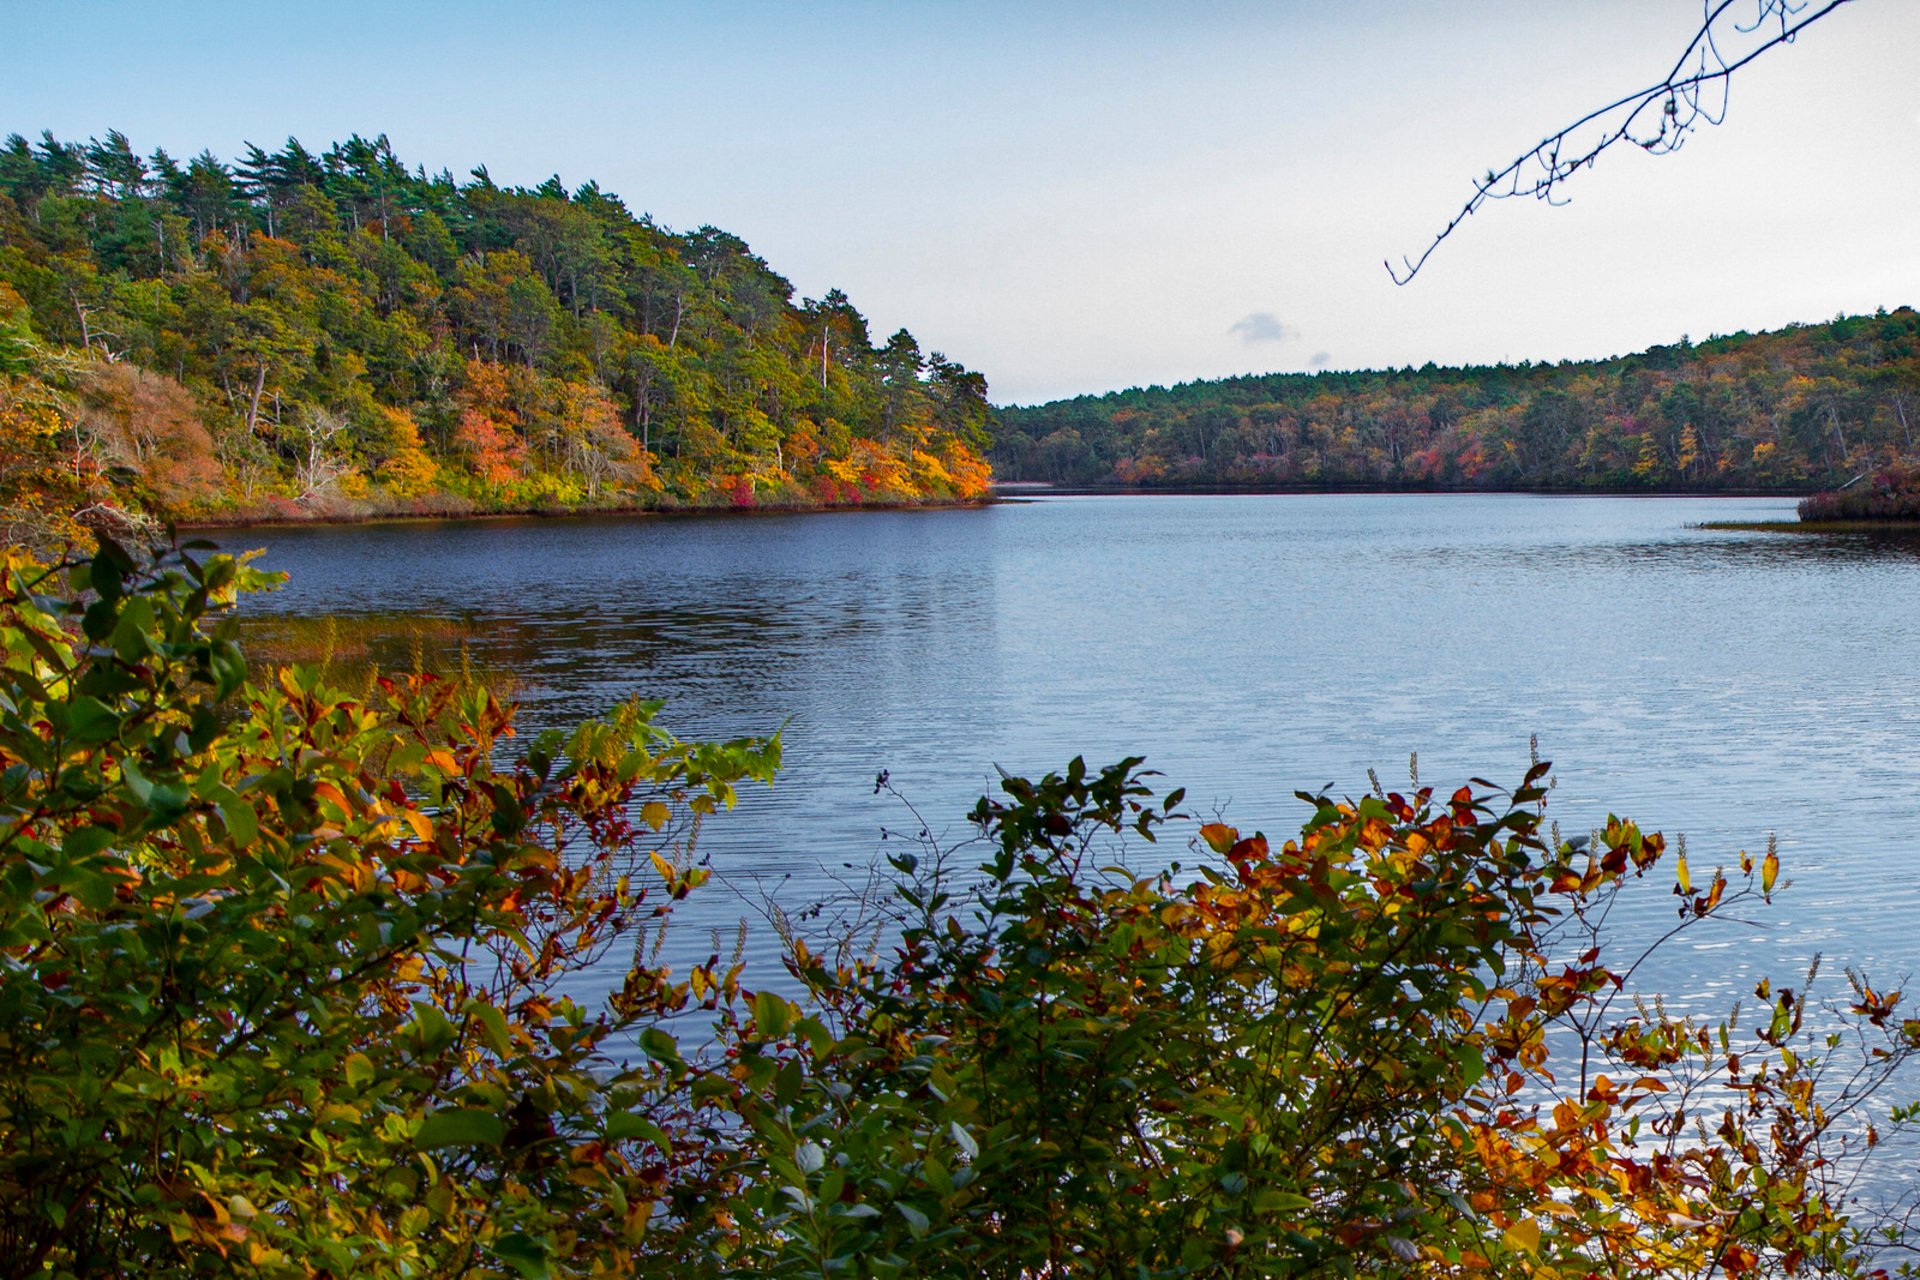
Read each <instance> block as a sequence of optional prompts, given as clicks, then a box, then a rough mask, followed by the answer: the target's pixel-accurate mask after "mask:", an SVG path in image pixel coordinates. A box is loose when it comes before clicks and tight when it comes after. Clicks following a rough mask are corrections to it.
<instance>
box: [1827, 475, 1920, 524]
mask: <svg viewBox="0 0 1920 1280" xmlns="http://www.w3.org/2000/svg"><path fill="white" fill-rule="evenodd" d="M1799 514H1800V518H1801V519H1802V520H1807V521H1820V520H1883V521H1888V522H1894V523H1904V522H1910V521H1915V520H1920V476H1916V475H1914V474H1913V473H1912V472H1910V471H1909V470H1907V468H1905V467H1899V466H1895V467H1889V468H1887V469H1886V470H1884V471H1877V472H1875V473H1874V474H1873V476H1872V477H1870V478H1869V479H1868V481H1867V483H1866V484H1864V485H1862V486H1860V487H1859V488H1857V489H1838V490H1835V491H1833V492H1831V493H1816V494H1813V495H1812V496H1810V497H1806V498H1802V499H1801V500H1800V506H1799Z"/></svg>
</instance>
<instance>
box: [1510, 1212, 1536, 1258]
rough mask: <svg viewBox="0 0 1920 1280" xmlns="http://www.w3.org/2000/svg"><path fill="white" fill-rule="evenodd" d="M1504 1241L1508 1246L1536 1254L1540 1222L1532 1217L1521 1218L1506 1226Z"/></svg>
mask: <svg viewBox="0 0 1920 1280" xmlns="http://www.w3.org/2000/svg"><path fill="white" fill-rule="evenodd" d="M1506 1241H1507V1247H1508V1248H1511V1249H1520V1250H1523V1251H1524V1252H1527V1253H1531V1254H1538V1253H1539V1252H1540V1224H1539V1223H1537V1222H1535V1221H1534V1220H1533V1219H1532V1218H1522V1219H1520V1221H1518V1222H1516V1223H1514V1224H1513V1225H1512V1226H1510V1227H1508V1228H1507V1233H1506Z"/></svg>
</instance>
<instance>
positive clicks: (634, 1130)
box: [607, 1111, 672, 1152]
mask: <svg viewBox="0 0 1920 1280" xmlns="http://www.w3.org/2000/svg"><path fill="white" fill-rule="evenodd" d="M626 1138H638V1139H640V1140H641V1141H642V1142H651V1143H652V1144H653V1145H654V1146H656V1147H658V1148H659V1149H660V1150H661V1151H663V1152H665V1151H669V1150H671V1149H672V1148H671V1144H670V1143H669V1141H668V1139H667V1135H666V1131H665V1130H663V1129H661V1127H660V1126H659V1125H657V1124H655V1123H654V1122H653V1121H651V1120H649V1119H647V1118H646V1117H645V1116H637V1115H635V1114H634V1113H633V1112H631V1111H616V1112H614V1113H613V1114H612V1115H610V1116H608V1117H607V1141H609V1142H619V1141H622V1140H623V1139H626Z"/></svg>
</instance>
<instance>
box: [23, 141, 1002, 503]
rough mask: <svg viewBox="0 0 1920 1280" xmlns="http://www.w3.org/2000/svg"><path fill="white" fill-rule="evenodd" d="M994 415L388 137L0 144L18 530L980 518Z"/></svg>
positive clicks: (730, 246)
mask: <svg viewBox="0 0 1920 1280" xmlns="http://www.w3.org/2000/svg"><path fill="white" fill-rule="evenodd" d="M989 419H990V410H989V408H988V404H987V386H986V381H985V379H984V378H982V377H981V376H980V375H979V374H977V373H974V372H971V371H969V370H967V369H966V368H964V367H962V366H961V365H959V364H957V363H955V362H953V361H950V360H948V359H947V358H946V357H944V356H943V355H941V354H939V353H938V352H932V353H927V352H923V351H922V350H921V348H920V345H919V343H918V342H917V341H916V340H915V339H914V337H913V335H912V334H910V333H908V332H907V331H905V330H901V331H900V332H898V333H895V334H894V335H893V336H892V337H890V338H887V339H885V340H883V341H876V340H875V339H874V337H873V336H872V335H871V334H870V333H869V331H868V328H867V322H866V320H865V319H864V318H863V317H862V316H861V314H860V313H859V312H858V311H857V310H855V309H854V307H853V305H852V304H851V303H850V302H849V301H848V300H847V298H846V297H845V296H844V295H843V294H841V293H840V292H839V291H837V290H836V291H833V292H829V293H828V294H827V295H826V296H825V297H824V298H820V299H817V300H814V299H807V300H803V301H799V302H796V301H795V300H794V290H793V286H792V285H790V284H789V283H788V282H787V281H786V280H784V279H783V278H781V276H779V275H778V274H777V273H775V272H774V271H773V270H772V269H771V268H770V267H769V266H768V265H767V264H766V263H765V262H764V261H762V260H761V259H760V258H758V257H756V256H755V255H754V254H753V253H752V252H751V251H750V250H749V249H748V247H747V245H746V244H744V243H743V242H742V241H741V240H739V239H738V238H736V237H734V236H732V235H729V234H727V233H726V232H724V231H719V230H716V229H714V228H712V227H701V228H699V229H697V230H694V231H688V232H675V231H672V230H670V229H668V228H666V227H663V226H660V225H658V224H657V223H655V222H654V221H653V220H652V219H651V218H650V217H648V216H645V215H640V216H636V215H635V214H633V213H632V212H631V211H630V210H629V209H628V207H627V206H626V205H625V204H624V203H623V202H622V201H621V200H620V198H619V197H617V196H615V195H613V194H612V193H610V192H606V191H602V190H601V189H600V188H599V187H598V186H597V185H596V184H594V183H592V182H588V183H586V184H585V185H583V186H579V187H576V188H574V189H572V190H569V189H568V188H567V186H566V185H565V184H563V183H562V182H561V180H560V179H559V178H558V177H553V178H550V179H548V180H547V181H546V182H544V183H542V184H540V185H539V186H538V187H535V188H532V189H527V188H523V187H503V186H501V185H499V184H497V183H496V182H495V181H494V180H493V179H492V178H491V177H490V176H489V175H488V173H487V171H486V169H485V168H480V169H476V170H474V172H473V174H472V176H471V177H470V178H469V179H468V180H467V181H465V182H464V183H462V182H457V181H456V180H455V179H454V178H453V177H452V175H451V174H449V173H446V172H442V173H439V174H434V175H430V174H428V173H426V172H425V171H424V170H422V169H419V168H415V169H411V170H409V169H408V168H407V167H406V166H405V165H404V164H403V163H402V162H401V161H400V159H399V158H398V157H397V156H396V155H395V154H394V152H393V150H392V148H391V146H390V145H389V144H388V142H387V139H386V138H385V137H384V136H382V137H379V138H375V139H373V140H371V141H369V140H368V139H365V138H361V137H358V136H356V137H351V138H349V139H347V140H346V141H345V142H342V143H337V144H335V145H333V146H330V147H328V148H327V149H325V150H324V151H318V152H315V151H309V150H308V149H307V148H306V147H304V146H302V145H301V144H300V143H299V142H298V141H295V140H292V139H289V140H288V142H287V143H286V145H285V146H284V147H283V148H282V149H280V150H278V151H271V152H270V151H266V150H263V149H261V148H259V147H253V146H249V147H248V148H247V152H246V155H245V156H244V157H243V158H241V159H240V160H239V161H238V162H237V163H233V164H229V163H226V162H224V161H222V160H221V159H220V158H219V157H217V156H215V155H213V154H212V153H211V152H202V153H201V154H200V155H198V156H195V157H193V158H192V159H190V160H187V161H186V162H185V163H181V162H180V161H178V160H176V159H174V158H173V157H171V156H169V155H168V154H167V153H166V152H165V151H155V152H153V153H152V154H151V155H150V156H143V155H141V154H140V153H138V152H136V151H135V150H134V148H133V145H132V144H131V143H130V142H129V140H128V139H127V138H126V137H125V136H124V135H122V134H120V133H118V132H112V133H109V134H108V135H107V137H106V138H105V140H99V139H95V140H92V141H89V142H86V143H69V142H62V141H59V140H58V139H56V138H54V137H53V136H52V135H51V134H43V135H42V137H41V140H40V141H39V142H37V143H30V142H29V141H27V139H25V138H23V137H21V136H20V135H18V134H15V135H13V136H12V137H10V138H8V139H7V140H6V142H5V143H4V144H0V434H4V436H5V439H4V440H0V459H3V460H4V461H0V471H4V472H5V475H4V477H0V486H4V489H5V492H4V493H0V505H3V506H5V507H6V508H8V510H9V511H10V512H12V513H13V515H14V516H15V517H21V516H23V515H24V516H29V517H30V516H32V514H33V510H34V509H35V508H47V509H58V508H61V507H63V506H72V505H73V504H74V503H76V502H79V503H84V502H86V501H90V500H99V499H107V500H110V501H114V502H117V503H119V504H120V505H122V506H125V507H129V508H134V509H139V508H145V509H147V510H149V511H153V512H157V513H163V514H175V515H189V516H192V515H217V514H220V513H223V512H225V513H232V514H240V515H266V516H274V515H285V516H292V515H299V514H332V515H353V514H366V513H370V512H376V511H400V512H406V511H412V512H421V513H431V512H458V511H469V510H488V509H495V510H497V509H549V508H573V507H581V506H633V505H661V506H671V505H730V506H752V505H762V504H792V505H814V504H842V503H858V502H868V501H915V500H921V499H927V498H933V499H948V498H968V497H973V496H975V495H978V494H979V493H981V492H982V491H983V490H984V488H985V486H986V482H987V468H986V465H985V463H984V462H983V460H982V458H981V453H982V452H983V451H984V449H985V447H986V445H987V441H988V434H987V427H988V423H989ZM12 522H16V523H17V520H16V521H12Z"/></svg>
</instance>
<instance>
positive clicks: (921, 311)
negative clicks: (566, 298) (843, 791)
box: [0, 0, 1920, 404]
mask: <svg viewBox="0 0 1920 1280" xmlns="http://www.w3.org/2000/svg"><path fill="white" fill-rule="evenodd" d="M1700 13H1701V5H1700V0H1605V2H1603V3H1596V2H1594V0H1395V2H1390V0H1322V2H1321V3H1303V2H1302V3H1296V2H1293V0H1266V2H1265V3H1241V2H1239V0H1210V2H1208V3H1168V2H1162V3H1148V2H1145V0H1139V2H1136V0H1109V2H1107V3H1089V2H1081V0H1026V2H1024V3H1000V2H998V0H983V2H980V3H931V2H918V0H873V2H871V3H860V2H856V0H813V2H812V3H808V4H799V3H784V4H775V3H756V2H755V0H724V2H719V3H708V2H706V0H678V3H674V4H656V3H651V2H649V0H622V2H616V0H522V2H520V3H511V4H509V3H491V2H489V0H464V2H460V3H454V2H451V0H407V2H406V3H395V2H393V0H388V2H387V3H377V4H376V3H365V2H363V0H331V2H330V3H326V4H313V3H287V2H281V3H271V4H267V3H260V2H259V0H252V2H250V3H231V2H228V0H166V2H165V3H126V2H109V0H0V29H4V30H6V31H7V32H8V44H9V49H8V53H7V56H6V58H5V66H6V71H7V74H6V75H5V76H4V77H0V134H4V133H6V132H14V131H17V132H20V133H24V134H26V135H27V136H29V137H37V136H38V134H39V132H40V131H41V130H43V129H50V130H52V131H53V133H54V134H55V135H56V136H58V137H61V138H63V139H84V138H87V137H92V136H99V135H104V134H105V133H106V131H107V130H109V129H114V128H117V129H120V130H122V131H123V132H125V133H126V134H127V135H128V136H129V137H130V138H131V139H132V141H133V144H134V146H135V147H136V148H137V149H139V150H141V151H143V152H150V151H151V150H153V149H154V148H155V147H165V148H166V149H167V150H168V151H169V152H171V153H173V154H174V155H175V156H176V157H182V156H186V155H191V154H195V153H197V152H199V151H201V150H203V149H211V150H212V151H213V152H214V153H215V154H216V155H220V156H222V157H226V158H231V157H233V156H235V155H237V154H239V152H240V151H241V150H242V148H243V146H244V144H245V143H247V142H249V141H251V142H255V143H260V144H262V145H266V146H269V147H271V146H273V145H277V144H278V143H280V142H282V141H283V140H284V139H285V138H287V137H288V136H297V137H298V138H300V140H301V141H302V142H304V143H306V144H307V145H308V146H310V147H313V148H315V149H319V148H321V147H323V146H324V145H325V144H327V143H329V142H331V141H333V140H335V139H339V138H344V137H346V136H347V135H348V134H350V133H354V132H358V133H361V134H363V135H366V136H369V137H371V136H374V135H377V134H382V133H384V134H386V135H387V136H388V137H389V138H390V139H391V140H392V142H393V145H394V147H395V150H396V151H397V152H398V153H399V155H400V156H401V158H402V159H403V160H404V161H406V162H407V163H408V164H409V165H424V166H425V167H426V168H427V169H428V170H429V171H436V172H437V171H438V170H440V169H443V168H444V169H450V170H451V171H452V172H453V173H455V174H456V175H462V176H464V175H465V174H466V173H467V172H468V171H469V170H471V169H472V168H474V167H475V166H476V165H481V164H484V165H486V166H487V168H488V170H489V172H490V173H491V174H492V175H493V177H494V179H495V180H496V181H499V182H501V183H503V184H518V183H524V184H527V185H534V184H537V183H539V182H541V181H543V180H544V179H545V178H547V177H548V176H549V175H551V174H555V173H557V174H559V175H560V177H561V178H562V180H563V181H565V182H566V183H567V184H568V185H569V186H578V185H580V184H581V183H583V182H585V181H587V180H588V179H594V180H597V181H598V182H599V183H600V185H601V187H602V188H604V189H607V190H611V191H614V192H617V193H619V194H620V195H621V196H622V197H623V198H625V200H626V201H627V203H628V205H629V206H630V207H631V208H633V209H634V210H635V211H636V212H641V211H644V212H648V213H651V214H652V215H653V216H654V218H655V219H656V220H658V221H660V222H662V223H664V224H666V225H668V226H670V227H674V228H676V229H691V228H694V227H697V226H700V225H703V224H710V225H713V226H717V227H721V228H723V229H725V230H727V231H730V232H732V233H734V234H735V235H738V236H740V237H742V238H743V239H745V240H746V241H747V242H748V243H749V244H750V245H751V246H752V247H753V249H754V251H755V252H757V253H758V254H760V255H761V256H762V257H763V258H765V259H766V260H767V261H768V262H769V263H770V264H771V265H772V266H773V267H774V269H775V270H777V271H779V272H780V273H781V274H782V275H784V276H786V277H787V278H788V279H789V280H791V281H792V282H793V285H794V287H795V290H796V292H797V293H798V294H799V295H802V296H808V297H818V296H820V295H821V294H824V293H825V292H826V291H827V290H829V289H832V288H836V287H837V288H840V289H843V290H845V291H846V292H847V294H848V295H849V296H850V297H851V299H852V301H853V303H854V304H855V305H856V306H857V307H859V308H860V310H861V311H862V312H863V313H864V314H865V315H866V316H867V317H868V320H869V322H870V324H871V325H872V328H873V331H874V333H875V335H876V338H879V337H883V336H884V335H886V334H888V333H891V332H892V331H893V330H895V329H897V328H901V327H905V328H908V329H910V330H912V331H913V333H914V334H915V336H916V337H918V338H919V339H920V342H921V345H922V347H923V349H926V350H938V351H941V352H944V353H945V354H946V355H947V356H948V357H950V358H952V359H955V360H958V361H960V362H962V363H964V364H965V365H967V366H968V367H969V368H973V369H978V370H980V371H981V372H983V373H985V374H986V376H987V378H988V380H989V382H990V384H991V387H992V398H993V399H994V400H995V401H996V402H997V403H1002V404H1007V403H1033V402H1036V401H1041V400H1047V399H1052V398H1056V397H1060V396H1067V395H1076V394H1081V393H1088V392H1095V393H1097V392H1104V391H1109V390H1115V389H1119V388H1124V387H1129V386H1135V385H1150V384H1156V383H1158V384H1172V383H1178V382H1183V381H1188V380H1192V379H1196V378H1211V377H1220V376H1225V375H1231V374H1240V373H1267V372H1284V371H1311V370H1315V369H1355V368H1379V367H1389V366H1391V367H1398V366H1401V365H1421V364H1425V363H1427V362H1428V361H1433V362H1436V363H1439V364H1459V363H1495V362H1500V361H1514V362H1517V361H1520V360H1535V361H1543V360H1546V361H1552V360H1562V359H1580V358H1593V357H1605V356H1609V355H1614V354H1619V353H1624V352H1628V351H1634V350H1639V349H1642V348H1645V347H1647V346H1650V345H1653V344H1656V343H1666V342H1673V341H1676V340H1678V339H1679V338H1680V337H1681V336H1682V335H1687V336H1690V337H1692V338H1694V339H1700V338H1705V337H1708V336H1710V335H1713V334H1720V333H1731V332H1735V331H1738V330H1742V329H1748V330H1757V329H1763V328H1772V327H1776V326H1778V325H1781V324H1786V323H1791V322H1805V321H1818V320H1826V319H1830V318H1831V317H1833V316H1834V315H1837V314H1840V313H1843V312H1845V313H1852V312H1862V311H1872V310H1874V309H1875V308H1877V307H1886V308H1888V309H1892V308H1894V307H1898V306H1901V305H1907V304H1920V217H1916V213H1917V212H1920V78H1916V77H1914V76H1913V75H1912V74H1911V69H1910V63H1911V59H1912V57H1913V55H1914V53H1915V51H1920V4H1915V3H1912V0H1853V2H1852V3H1850V4H1848V5H1846V6H1845V7H1843V8H1841V9H1839V10H1837V11H1836V12H1835V13H1833V14H1832V15H1831V16H1830V17H1827V18H1825V19H1823V20H1822V21H1821V22H1820V23H1818V24H1817V25H1816V26H1814V27H1813V28H1811V29H1810V30H1808V31H1807V32H1806V33H1804V34H1803V35H1802V36H1801V38H1800V39H1799V40H1798V41H1797V42H1796V43H1795V44H1793V45H1792V46H1790V47H1786V48H1782V49H1777V50H1774V51H1773V52H1771V53H1768V54H1766V55H1764V56H1763V57H1762V58H1761V59H1760V60H1758V61H1756V62H1755V63H1753V64H1752V65H1751V66H1749V67H1747V68H1746V69H1745V70H1743V71H1742V72H1741V73H1740V75H1739V77H1738V78H1737V79H1736V80H1735V81H1734V84H1733V87H1732V98H1731V103H1730V110H1729V112H1728V118H1727V120H1726V123H1725V124H1723V125H1722V126H1720V127H1719V128H1716V129H1711V130H1706V131H1704V132H1701V133H1699V134H1697V135H1695V136H1694V137H1693V138H1692V139H1691V140H1690V141H1689V142H1688V144H1687V145H1686V146H1685V148H1684V149H1683V150H1681V151H1680V152H1679V153H1678V154H1676V155H1671V156H1665V157H1653V156H1648V155H1645V154H1641V153H1638V152H1634V151H1629V150H1625V149H1616V150H1615V151H1612V152H1609V153H1608V154H1607V155H1605V156H1604V157H1603V158H1602V159H1601V161H1600V163H1599V164H1598V165H1597V166H1596V167H1595V168H1593V169H1592V170H1590V171H1586V172H1583V173H1581V174H1580V175H1578V176H1577V177H1576V179H1575V180H1574V181H1573V183H1572V184H1570V185H1569V186H1568V187H1567V188H1566V194H1567V195H1569V196H1570V197H1571V198H1572V202H1571V203H1570V204H1568V205H1566V206H1565V207H1549V206H1547V205H1543V204H1540V203H1537V202H1534V201H1528V200H1518V201H1508V202H1504V203H1501V204H1496V205H1492V206H1489V207H1488V208H1486V209H1485V210H1484V211H1483V212H1481V213H1480V214H1478V215H1476V216H1475V217H1474V218H1472V219H1471V220H1469V222H1468V223H1467V224H1466V225H1465V226H1463V227H1462V229H1461V230H1459V231H1458V232H1456V233H1455V234H1454V235H1453V236H1452V237H1451V238H1450V239H1449V240H1448V241H1447V243H1446V244H1445V245H1443V246H1442V247H1441V249H1440V250H1439V252H1437V253H1436V254H1435V255H1434V257H1433V259H1432V260H1431V261H1430V263H1429V264H1428V266H1427V267H1426V268H1425V270H1423V272H1422V273H1421V275H1420V276H1419V277H1418V278H1417V279H1416V280H1415V281H1414V282H1413V283H1412V284H1410V285H1408V286H1405V287H1399V286H1396V285H1394V284H1393V283H1392V282H1391V280H1389V278H1388V276H1387V272H1386V270H1385V268H1384V267H1383V265H1382V262H1383V260H1384V259H1388V258H1392V259H1394V260H1395V261H1398V260H1399V258H1400V257H1401V256H1402V255H1408V256H1417V255H1418V254H1419V252H1420V251H1421V250H1422V249H1423V248H1425V246H1426V244H1427V243H1428V241H1429V240H1430V239H1431V238H1432V236H1433V235H1434V233H1435V232H1437V231H1438V230H1439V229H1440V228H1441V227H1443V226H1444V225H1445V224H1446V222H1447V221H1448V219H1449V218H1451V217H1452V216H1453V214H1454V213H1455V212H1456V211H1457V210H1458V208H1459V206H1460V204H1461V202H1462V201H1463V200H1464V199H1466V197H1467V196H1469V195H1470V194H1471V190H1472V187H1471V182H1472V177H1473V175H1475V174H1480V173H1485V172H1486V171H1487V170H1488V169H1490V168H1497V167H1499V166H1500V165H1502V164H1504V163H1505V162H1506V161H1507V160H1509V159H1511V158H1513V157H1514V156H1515V155H1517V154H1518V153H1520V152H1522V151H1524V150H1526V149H1527V148H1528V147H1530V146H1531V145H1532V144H1533V143H1534V142H1535V141H1537V140H1538V139H1539V138H1541V137H1542V136H1543V135H1545V134H1547V133H1550V132H1552V131H1553V130H1555V129H1557V128H1559V127H1560V126H1562V125H1564V124H1566V123H1569V122H1570V121H1572V120H1573V119H1575V118H1577V117H1578V116H1580V115H1581V114H1583V113H1584V112H1585V111H1586V110H1588V109H1589V108H1591V107H1593V106H1595V105H1598V104H1600V103H1603V102H1606V101H1609V100H1611V99H1613V98H1615V97H1617V96H1619V95H1620V94H1621V93H1623V92H1625V91H1627V90H1629V89H1632V88H1637V87H1639V86H1641V85H1643V84H1647V83H1651V82H1653V81H1655V80H1657V79H1658V78H1659V77H1660V76H1661V75H1663V74H1664V73H1665V71H1666V69H1667V67H1668V66H1669V65H1670V64H1671V63H1672V62H1673V60H1674V58H1675V57H1676V56H1677V55H1678V52H1679V50H1680V49H1682V48H1683V47H1684V46H1685V45H1686V43H1687V41H1688V39H1689V38H1690V37H1691V36H1692V34H1693V31H1694V30H1695V29H1696V28H1697V26H1698V25H1699V18H1700Z"/></svg>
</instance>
